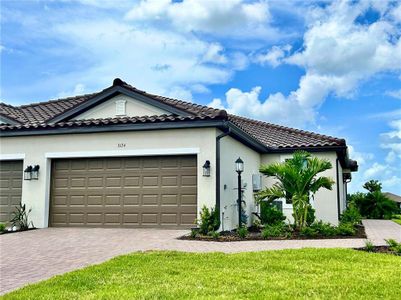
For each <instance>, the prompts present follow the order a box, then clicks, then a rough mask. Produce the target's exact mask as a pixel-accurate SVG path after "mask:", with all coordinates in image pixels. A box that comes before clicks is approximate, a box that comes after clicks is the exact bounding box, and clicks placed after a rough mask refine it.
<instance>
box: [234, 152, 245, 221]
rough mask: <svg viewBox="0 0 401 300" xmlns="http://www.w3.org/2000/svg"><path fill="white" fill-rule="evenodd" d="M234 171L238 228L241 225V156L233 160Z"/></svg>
mask: <svg viewBox="0 0 401 300" xmlns="http://www.w3.org/2000/svg"><path fill="white" fill-rule="evenodd" d="M235 171H237V173H238V228H241V226H242V222H241V221H242V220H241V217H242V209H241V206H242V188H241V173H242V172H243V171H244V162H243V161H242V159H241V157H238V159H237V160H236V161H235Z"/></svg>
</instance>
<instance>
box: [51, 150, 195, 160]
mask: <svg viewBox="0 0 401 300" xmlns="http://www.w3.org/2000/svg"><path fill="white" fill-rule="evenodd" d="M199 152H200V150H199V148H164V149H138V150H115V151H83V152H47V153H45V157H46V158H78V157H118V156H151V155H183V154H198V153H199Z"/></svg>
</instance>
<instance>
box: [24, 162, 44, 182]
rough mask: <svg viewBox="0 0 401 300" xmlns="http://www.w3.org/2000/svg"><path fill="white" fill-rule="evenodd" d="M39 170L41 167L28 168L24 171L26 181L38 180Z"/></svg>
mask: <svg viewBox="0 0 401 300" xmlns="http://www.w3.org/2000/svg"><path fill="white" fill-rule="evenodd" d="M39 168H40V167H39V165H34V166H27V167H26V168H25V170H24V180H32V179H34V180H38V178H39Z"/></svg>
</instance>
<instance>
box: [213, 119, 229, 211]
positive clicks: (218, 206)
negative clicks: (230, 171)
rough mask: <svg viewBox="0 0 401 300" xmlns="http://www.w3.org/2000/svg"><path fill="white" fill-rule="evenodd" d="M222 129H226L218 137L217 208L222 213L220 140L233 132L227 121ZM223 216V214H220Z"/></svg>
mask: <svg viewBox="0 0 401 300" xmlns="http://www.w3.org/2000/svg"><path fill="white" fill-rule="evenodd" d="M222 129H226V131H223V133H222V134H220V135H218V136H217V137H216V210H217V211H218V212H219V215H220V194H221V193H220V140H221V139H222V138H223V137H225V136H227V135H229V134H230V133H231V129H230V127H229V126H228V125H227V124H226V123H225V124H224V126H223V128H222ZM220 218H221V215H220Z"/></svg>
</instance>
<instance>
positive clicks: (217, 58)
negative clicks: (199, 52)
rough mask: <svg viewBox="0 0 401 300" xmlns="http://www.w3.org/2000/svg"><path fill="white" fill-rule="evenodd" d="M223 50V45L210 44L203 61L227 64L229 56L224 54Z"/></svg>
mask: <svg viewBox="0 0 401 300" xmlns="http://www.w3.org/2000/svg"><path fill="white" fill-rule="evenodd" d="M223 50H224V49H223V47H222V46H221V45H220V44H218V43H212V44H210V45H209V47H208V49H207V51H206V53H205V55H204V56H203V58H202V61H203V62H210V63H215V64H226V63H227V57H226V56H225V55H224V54H222V52H223Z"/></svg>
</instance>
